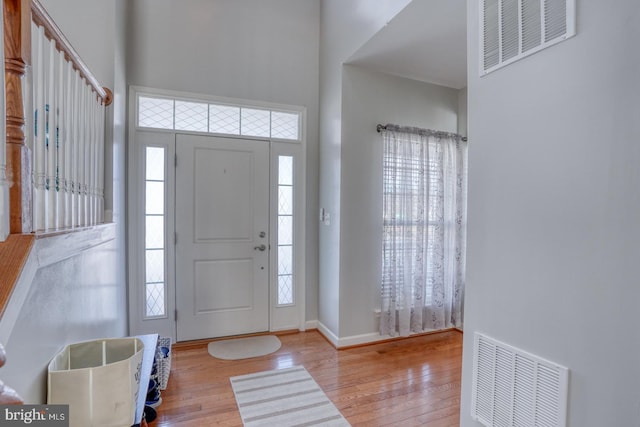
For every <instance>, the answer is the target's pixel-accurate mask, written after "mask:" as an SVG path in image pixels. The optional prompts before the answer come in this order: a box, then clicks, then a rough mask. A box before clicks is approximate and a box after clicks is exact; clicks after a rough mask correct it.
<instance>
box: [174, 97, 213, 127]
mask: <svg viewBox="0 0 640 427" xmlns="http://www.w3.org/2000/svg"><path fill="white" fill-rule="evenodd" d="M207 108H208V105H207V104H204V103H200V102H186V101H176V130H190V131H194V132H207V130H208V127H207V125H208V121H209V112H208V110H207Z"/></svg>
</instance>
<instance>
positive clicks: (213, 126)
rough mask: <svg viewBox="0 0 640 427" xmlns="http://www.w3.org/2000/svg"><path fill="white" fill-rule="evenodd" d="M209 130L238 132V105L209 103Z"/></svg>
mask: <svg viewBox="0 0 640 427" xmlns="http://www.w3.org/2000/svg"><path fill="white" fill-rule="evenodd" d="M209 132H211V133H226V134H228V135H239V134H240V107H232V106H230V105H215V104H209Z"/></svg>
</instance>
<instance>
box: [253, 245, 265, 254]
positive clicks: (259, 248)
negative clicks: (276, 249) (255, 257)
mask: <svg viewBox="0 0 640 427" xmlns="http://www.w3.org/2000/svg"><path fill="white" fill-rule="evenodd" d="M253 250H254V251H260V252H264V251H265V250H267V247H266V246H265V245H260V246H256V247H255V248H253Z"/></svg>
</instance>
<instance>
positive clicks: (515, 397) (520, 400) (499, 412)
mask: <svg viewBox="0 0 640 427" xmlns="http://www.w3.org/2000/svg"><path fill="white" fill-rule="evenodd" d="M568 387H569V370H568V369H567V368H565V367H563V366H560V365H557V364H555V363H552V362H549V361H547V360H544V359H541V358H539V357H537V356H534V355H532V354H529V353H526V352H524V351H522V350H519V349H517V348H514V347H511V346H509V345H506V344H503V343H501V342H499V341H496V340H494V339H492V338H489V337H487V336H486V335H482V334H480V333H476V334H475V338H474V353H473V385H472V396H471V416H472V417H473V419H474V420H476V421H478V422H480V423H482V424H483V425H485V426H487V427H502V426H504V427H507V426H541V427H564V426H566V420H567V391H568Z"/></svg>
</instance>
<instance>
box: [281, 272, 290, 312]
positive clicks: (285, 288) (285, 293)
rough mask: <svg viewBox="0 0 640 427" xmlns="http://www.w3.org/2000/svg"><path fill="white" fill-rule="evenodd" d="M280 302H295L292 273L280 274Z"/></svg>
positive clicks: (282, 303)
mask: <svg viewBox="0 0 640 427" xmlns="http://www.w3.org/2000/svg"><path fill="white" fill-rule="evenodd" d="M278 304H279V305H284V304H293V280H292V277H291V275H286V276H278Z"/></svg>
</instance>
